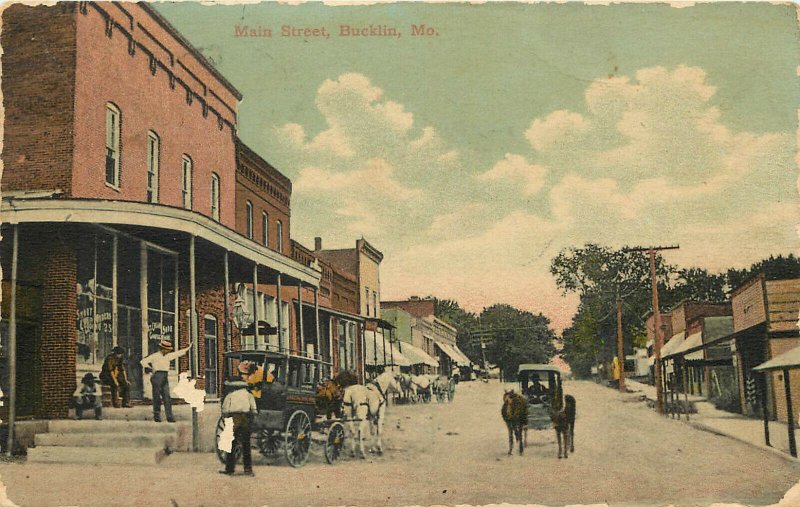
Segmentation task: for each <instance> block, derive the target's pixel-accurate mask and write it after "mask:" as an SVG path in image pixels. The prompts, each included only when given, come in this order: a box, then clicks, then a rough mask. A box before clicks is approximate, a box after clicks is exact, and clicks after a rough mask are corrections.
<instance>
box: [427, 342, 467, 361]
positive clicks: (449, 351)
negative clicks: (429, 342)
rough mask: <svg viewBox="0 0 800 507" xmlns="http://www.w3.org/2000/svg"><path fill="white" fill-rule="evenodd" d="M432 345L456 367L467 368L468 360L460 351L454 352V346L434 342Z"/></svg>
mask: <svg viewBox="0 0 800 507" xmlns="http://www.w3.org/2000/svg"><path fill="white" fill-rule="evenodd" d="M434 345H436V346H437V347H439V349H440V350H441V351H442V352H444V353H445V354H446V355H447V356H448V357H450V359H452V360H453V362H455V363H456V364H457V365H458V366H469V365H470V361H469V359H468V358H467V357H466V356H464V354H463V353H461V351H460V350H458V351H457V350H456V348H455V346H454V345H449V344H447V343H440V342H434Z"/></svg>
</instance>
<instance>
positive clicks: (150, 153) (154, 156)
mask: <svg viewBox="0 0 800 507" xmlns="http://www.w3.org/2000/svg"><path fill="white" fill-rule="evenodd" d="M160 156H161V141H160V140H159V138H158V134H156V133H155V132H153V131H152V130H151V131H150V132H148V133H147V202H158V164H159V158H160Z"/></svg>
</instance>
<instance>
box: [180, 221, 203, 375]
mask: <svg viewBox="0 0 800 507" xmlns="http://www.w3.org/2000/svg"><path fill="white" fill-rule="evenodd" d="M194 242H195V239H194V235H192V236H189V340H190V343H191V344H192V355H191V356H190V359H191V361H190V363H191V364H190V365H189V371H190V372H191V375H192V377H194V378H197V377H198V376H199V375H198V372H199V365H198V364H197V363H198V362H199V361H198V359H199V357H200V353H199V351H198V350H197V287H196V284H197V273H196V271H195V263H194V257H195V245H194ZM178 348H180V345H178Z"/></svg>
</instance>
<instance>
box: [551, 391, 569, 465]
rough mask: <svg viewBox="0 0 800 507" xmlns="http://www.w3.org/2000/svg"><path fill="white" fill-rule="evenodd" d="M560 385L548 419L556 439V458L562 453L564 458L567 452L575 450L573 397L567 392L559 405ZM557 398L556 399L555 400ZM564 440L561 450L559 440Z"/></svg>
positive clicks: (567, 455)
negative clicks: (562, 403) (551, 423)
mask: <svg viewBox="0 0 800 507" xmlns="http://www.w3.org/2000/svg"><path fill="white" fill-rule="evenodd" d="M560 390H561V387H560V386H559V387H558V390H557V392H556V396H555V397H553V403H552V405H551V410H550V420H551V421H553V428H554V429H555V430H556V440H558V458H559V459H561V457H562V454H563V457H564V458H565V459H566V458H568V457H569V453H570V452H572V453H574V452H575V398H574V397H572V396H570V395H569V394H568V395H566V396H564V407H563V408H562V407H560V405H561V403H560V399H561V392H560ZM556 400H558V401H556ZM562 439H563V441H564V447H563V452H562V447H561V441H562Z"/></svg>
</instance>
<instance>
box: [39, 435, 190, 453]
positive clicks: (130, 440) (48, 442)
mask: <svg viewBox="0 0 800 507" xmlns="http://www.w3.org/2000/svg"><path fill="white" fill-rule="evenodd" d="M176 440H177V435H176V434H169V433H120V432H111V433H39V434H38V435H36V436H35V437H34V443H35V444H36V447H44V446H54V447H106V448H120V447H128V448H134V449H136V448H142V447H154V448H159V447H160V448H162V449H174V448H175V443H176Z"/></svg>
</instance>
